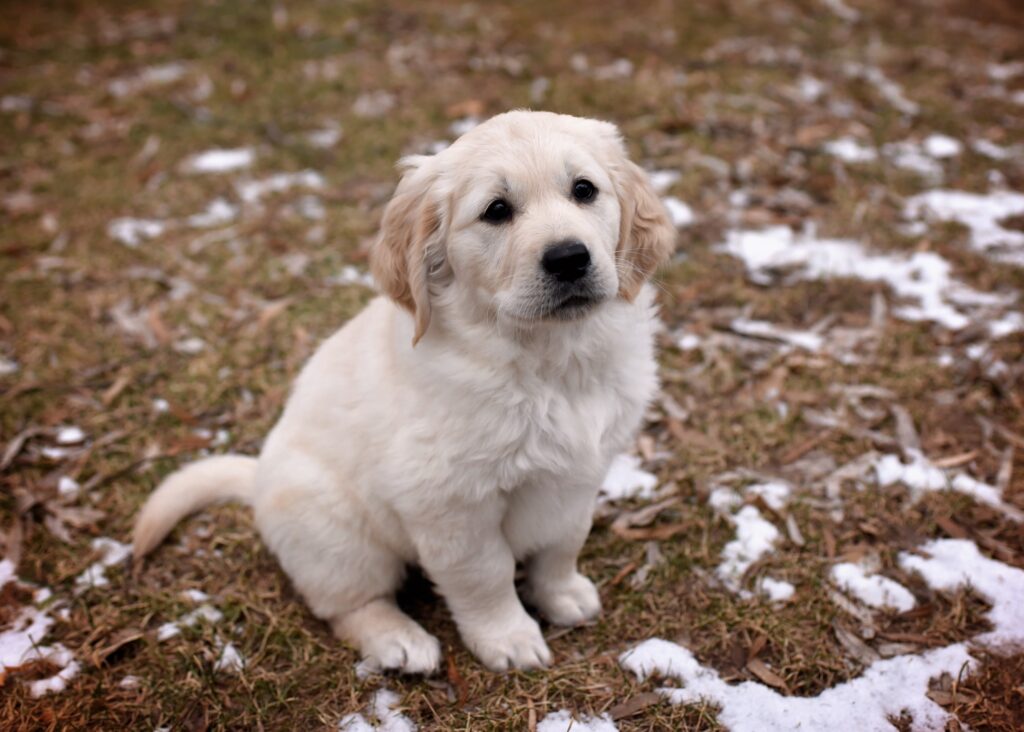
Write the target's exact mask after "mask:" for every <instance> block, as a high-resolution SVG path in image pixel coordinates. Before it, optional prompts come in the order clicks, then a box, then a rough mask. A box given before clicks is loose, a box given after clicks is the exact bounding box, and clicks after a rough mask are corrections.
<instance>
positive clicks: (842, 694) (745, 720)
mask: <svg viewBox="0 0 1024 732" xmlns="http://www.w3.org/2000/svg"><path fill="white" fill-rule="evenodd" d="M1018 571H1019V570H1018ZM1019 627H1024V626H1019ZM619 663H620V664H621V665H622V666H623V667H624V668H625V669H626V670H628V671H631V672H632V673H634V674H635V675H636V676H637V677H639V678H640V679H641V680H644V679H646V678H648V677H649V676H652V675H655V674H657V675H659V676H663V677H668V678H672V679H676V680H677V681H679V682H680V683H681V684H682V688H672V687H663V688H661V689H659V690H658V691H659V693H661V694H663V695H664V696H665V697H667V698H668V699H669V700H670V701H671V702H672V703H673V704H692V703H695V702H699V701H706V702H709V703H711V704H715V705H717V706H719V707H720V708H721V711H720V712H719V713H718V715H717V719H718V722H719V723H720V724H722V726H724V727H726V728H727V729H729V730H731V732H790V731H791V730H795V729H801V730H826V729H850V730H858V732H882V731H883V730H885V731H887V732H888V731H890V730H892V729H893V726H892V724H891V723H890V722H889V718H890V717H899V716H900V715H901V714H902V713H904V712H906V713H908V714H909V715H910V716H911V717H912V718H913V729H916V730H940V729H944V728H945V724H946V722H947V721H948V720H949V719H950V718H951V717H950V715H949V714H948V713H947V712H946V711H945V710H943V708H942V707H940V706H939V705H938V704H936V703H935V702H933V701H932V700H931V699H929V698H928V696H927V694H928V691H929V686H928V682H929V680H931V679H933V678H935V677H937V676H940V675H941V674H943V673H948V674H950V675H951V676H953V677H957V676H959V675H960V674H961V673H962V670H963V668H964V667H967V668H973V667H974V666H975V665H976V662H975V661H974V659H972V658H971V656H970V655H969V654H968V652H967V648H966V647H965V646H964V644H962V643H958V644H955V645H951V646H947V647H944V648H936V649H933V650H930V651H926V652H925V653H923V654H921V655H905V656H896V657H895V658H888V659H884V660H880V661H876V662H874V663H872V664H871V665H870V666H868V667H867V668H866V669H865V671H864V673H863V675H861V676H860V677H858V678H856V679H853V680H852V681H848V682H846V683H843V684H839V685H838V686H834V687H832V688H831V689H826V690H825V691H823V692H821V693H820V694H818V695H817V696H814V697H796V696H785V695H783V694H780V693H779V692H777V691H775V690H774V689H771V688H769V687H768V686H765V685H764V684H760V683H758V682H755V681H744V682H743V683H740V684H735V685H733V684H728V683H726V682H725V681H723V680H722V678H721V677H720V676H719V675H718V672H716V671H715V670H714V669H711V668H708V667H706V666H703V665H702V664H701V663H700V662H698V661H697V659H696V658H694V656H693V654H692V653H691V652H690V651H689V650H688V649H686V648H684V647H683V646H680V645H677V644H675V643H671V642H669V641H666V640H662V639H660V638H652V639H650V640H647V641H644V642H643V643H641V644H640V645H638V646H636V647H635V648H633V649H632V650H629V651H626V652H625V653H623V654H622V656H620V658H619Z"/></svg>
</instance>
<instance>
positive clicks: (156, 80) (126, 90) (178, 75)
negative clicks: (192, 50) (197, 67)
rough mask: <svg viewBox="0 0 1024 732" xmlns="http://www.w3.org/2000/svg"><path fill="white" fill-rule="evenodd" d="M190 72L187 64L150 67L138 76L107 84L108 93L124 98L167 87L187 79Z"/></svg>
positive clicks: (121, 78) (122, 78)
mask: <svg viewBox="0 0 1024 732" xmlns="http://www.w3.org/2000/svg"><path fill="white" fill-rule="evenodd" d="M187 71H188V69H187V67H186V66H185V64H182V63H168V64H162V65H160V66H150V67H148V68H145V69H142V70H141V71H139V72H138V73H136V74H131V75H129V76H122V77H120V78H117V79H114V80H113V81H111V82H110V83H109V84H107V91H109V92H110V93H111V94H112V95H113V96H115V97H118V98H122V97H127V96H130V95H132V94H137V93H138V92H141V91H145V90H146V89H151V88H153V87H158V86H167V85H169V84H173V83H175V82H176V81H180V80H181V79H183V78H185V73H186V72H187Z"/></svg>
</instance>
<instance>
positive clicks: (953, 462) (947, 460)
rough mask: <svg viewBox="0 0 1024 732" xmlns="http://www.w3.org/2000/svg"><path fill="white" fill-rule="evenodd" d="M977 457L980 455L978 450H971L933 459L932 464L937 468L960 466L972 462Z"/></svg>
mask: <svg viewBox="0 0 1024 732" xmlns="http://www.w3.org/2000/svg"><path fill="white" fill-rule="evenodd" d="M976 457H978V451H977V450H969V451H967V452H961V453H959V454H957V455H949V456H948V457H944V458H939V459H938V460H932V464H933V465H935V467H937V468H959V467H960V466H961V465H966V464H967V463H969V462H971V461H972V460H974V458H976Z"/></svg>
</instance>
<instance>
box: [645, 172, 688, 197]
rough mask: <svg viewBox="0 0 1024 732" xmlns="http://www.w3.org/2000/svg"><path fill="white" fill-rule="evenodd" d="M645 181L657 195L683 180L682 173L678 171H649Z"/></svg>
mask: <svg viewBox="0 0 1024 732" xmlns="http://www.w3.org/2000/svg"><path fill="white" fill-rule="evenodd" d="M647 179H648V180H649V181H650V182H651V187H652V188H653V189H654V190H655V191H656V192H658V193H664V192H665V191H667V190H668V189H669V188H671V187H672V186H674V185H675V184H676V183H678V182H679V181H681V180H682V179H683V175H682V173H680V172H679V171H678V170H649V171H647Z"/></svg>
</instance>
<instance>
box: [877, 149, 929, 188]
mask: <svg viewBox="0 0 1024 732" xmlns="http://www.w3.org/2000/svg"><path fill="white" fill-rule="evenodd" d="M882 152H883V153H884V154H885V156H886V157H887V158H888V159H889V160H891V161H892V164H893V165H895V166H896V167H897V168H903V169H904V170H909V171H911V172H912V173H917V174H918V175H920V176H923V177H924V178H927V179H928V180H930V181H939V180H942V174H943V168H942V164H941V163H940V162H939V161H938V160H936V159H935V158H934V157H932V156H931V155H929V154H928V153H926V152H925V151H924V149H923V148H922V146H921V145H919V144H918V143H916V142H893V143H890V144H888V145H885V146H884V147H883V148H882Z"/></svg>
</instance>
